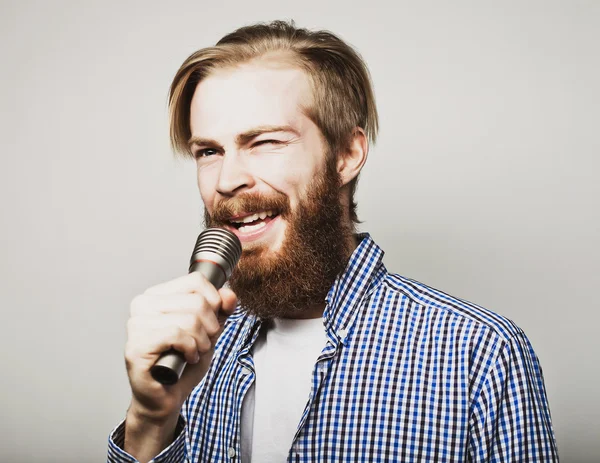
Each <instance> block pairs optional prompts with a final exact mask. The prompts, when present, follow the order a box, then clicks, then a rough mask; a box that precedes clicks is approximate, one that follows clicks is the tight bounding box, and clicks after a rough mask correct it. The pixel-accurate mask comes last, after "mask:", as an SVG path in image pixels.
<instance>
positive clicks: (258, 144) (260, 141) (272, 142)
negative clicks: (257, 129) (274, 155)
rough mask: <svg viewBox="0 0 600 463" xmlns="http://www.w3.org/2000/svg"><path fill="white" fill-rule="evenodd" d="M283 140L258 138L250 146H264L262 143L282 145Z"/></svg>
mask: <svg viewBox="0 0 600 463" xmlns="http://www.w3.org/2000/svg"><path fill="white" fill-rule="evenodd" d="M282 144H283V142H282V141H281V140H271V139H269V140H259V141H257V142H255V143H254V144H253V145H252V147H253V148H254V147H257V146H264V145H282Z"/></svg>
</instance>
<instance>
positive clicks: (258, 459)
mask: <svg viewBox="0 0 600 463" xmlns="http://www.w3.org/2000/svg"><path fill="white" fill-rule="evenodd" d="M325 339H326V338H325V328H324V326H323V319H322V318H313V319H308V320H292V319H275V320H274V321H273V324H272V325H271V326H270V327H269V328H268V329H267V330H265V332H263V333H261V335H260V336H259V338H258V339H257V340H256V343H255V345H254V354H253V358H254V367H255V371H256V377H255V381H254V385H253V386H252V387H251V388H250V389H249V390H248V392H247V393H246V397H245V398H244V403H243V406H242V416H241V421H242V423H241V426H242V429H241V436H242V442H241V446H242V463H250V462H251V461H252V462H254V463H270V462H285V461H286V460H287V456H288V452H289V450H290V447H291V445H292V441H293V439H294V436H295V435H296V430H297V427H298V424H299V423H300V418H301V417H302V413H303V412H304V408H305V406H306V404H307V402H308V396H309V394H310V391H311V386H312V371H313V368H314V366H315V363H316V360H317V358H318V357H319V355H320V354H321V351H322V350H323V348H324V347H325Z"/></svg>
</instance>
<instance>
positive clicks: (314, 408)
mask: <svg viewBox="0 0 600 463" xmlns="http://www.w3.org/2000/svg"><path fill="white" fill-rule="evenodd" d="M170 101H171V139H172V143H173V145H174V148H175V149H176V150H177V151H178V152H183V153H187V154H189V155H191V156H193V157H194V158H195V160H196V164H197V173H198V185H199V189H200V194H201V196H202V200H203V201H204V205H205V210H206V217H205V218H206V223H207V225H209V226H218V227H224V228H227V229H229V230H231V231H233V232H234V233H236V234H237V235H238V237H239V238H240V240H241V242H242V246H243V255H242V259H241V261H240V263H239V265H238V267H237V268H236V269H235V271H234V274H233V276H232V278H231V280H230V288H222V289H220V290H218V291H217V290H216V289H215V288H214V287H213V286H212V285H211V284H210V283H208V282H207V281H206V280H205V279H204V278H203V277H202V276H201V275H200V274H198V273H192V274H189V275H185V276H183V277H181V278H178V279H175V280H173V281H170V282H167V283H164V284H161V285H158V286H155V287H152V288H150V289H148V290H147V291H146V292H145V293H144V294H142V295H140V296H138V297H136V298H135V299H134V300H133V301H132V304H131V318H130V320H129V322H128V341H127V346H126V361H127V370H128V374H129V380H130V383H131V389H132V400H131V405H130V407H129V409H128V411H127V416H126V420H125V421H124V423H121V424H120V425H119V426H118V427H117V428H116V429H115V431H113V433H112V435H111V439H110V446H109V460H110V461H135V459H137V460H138V461H141V462H147V461H150V460H153V461H156V462H159V461H160V462H163V461H165V462H166V461H169V462H172V461H184V459H186V458H187V459H188V460H189V461H193V462H196V461H203V462H225V461H231V462H233V461H242V462H250V461H253V462H279V461H286V460H288V461H298V462H300V461H303V462H313V461H314V462H317V461H351V462H363V461H369V462H371V461H372V462H375V461H377V462H380V461H381V462H384V461H385V462H387V461H401V462H408V461H423V462H433V461H448V462H456V461H478V462H483V461H510V462H516V461H535V462H540V461H556V460H557V459H558V457H557V452H556V444H555V440H554V436H553V431H552V425H551V421H550V413H549V410H548V406H547V401H546V395H545V390H544V384H543V379H542V373H541V369H540V366H539V363H538V360H537V358H536V356H535V354H534V352H533V350H532V348H531V346H530V344H529V342H528V340H527V338H526V337H525V335H524V333H523V332H522V331H521V330H520V329H519V328H518V327H517V326H515V325H514V324H513V323H512V322H510V321H509V320H506V319H504V318H502V317H501V316H499V315H496V314H494V313H492V312H490V311H488V310H486V309H483V308H481V307H478V306H475V305H473V304H471V303H468V302H465V301H462V300H458V299H455V298H453V297H451V296H448V295H446V294H444V293H441V292H439V291H436V290H434V289H431V288H429V287H427V286H425V285H422V284H420V283H417V282H415V281H412V280H409V279H406V278H403V277H400V276H397V275H391V274H389V273H388V272H387V270H386V269H385V267H384V266H383V263H382V261H381V259H382V256H383V251H382V250H381V249H380V248H379V247H378V246H377V245H376V244H375V243H374V242H373V240H372V239H371V238H370V236H369V235H367V234H364V235H355V234H354V225H355V223H356V222H357V217H356V210H355V208H356V204H355V203H354V199H353V195H354V190H355V186H356V181H357V178H358V174H359V173H360V170H361V168H362V166H363V165H364V163H365V160H366V157H367V152H368V145H369V141H374V139H375V138H376V134H377V111H376V108H375V102H374V97H373V92H372V88H371V83H370V79H369V75H368V71H367V69H366V66H365V64H364V63H363V61H362V60H361V59H360V57H359V56H358V55H357V54H356V52H354V51H353V50H352V48H350V47H349V46H348V45H346V44H345V43H344V42H342V41H341V40H340V39H338V38H337V37H335V36H334V35H332V34H329V33H326V32H309V31H307V30H304V29H296V28H295V27H294V25H293V24H287V23H283V22H274V23H271V24H266V25H255V26H249V27H245V28H242V29H239V30H237V31H235V32H233V33H232V34H229V35H227V36H225V37H224V38H223V39H222V40H221V41H220V42H219V43H218V44H217V45H216V46H215V47H212V48H207V49H203V50H200V51H198V52H196V53H194V54H193V55H192V56H190V57H189V58H188V59H187V60H186V61H185V63H184V64H183V65H182V67H181V68H180V69H179V71H178V73H177V75H176V76H175V79H174V82H173V84H172V87H171V100H170ZM237 299H239V305H238V304H237V302H236V301H237ZM225 317H228V318H227V320H226V321H225V322H223V319H224V318H225ZM170 348H175V349H176V350H178V351H180V352H181V353H182V354H183V355H184V356H185V358H186V360H187V362H188V366H187V367H186V370H185V371H184V373H183V375H182V378H181V380H180V381H179V383H178V384H177V385H174V386H162V385H160V384H158V383H157V382H156V381H154V380H153V379H152V377H151V376H150V373H149V370H150V367H151V366H152V365H153V364H154V363H155V361H156V360H157V358H158V357H159V355H160V354H161V353H162V352H164V351H166V350H168V349H170ZM134 457H135V459H134Z"/></svg>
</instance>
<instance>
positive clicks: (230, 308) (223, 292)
mask: <svg viewBox="0 0 600 463" xmlns="http://www.w3.org/2000/svg"><path fill="white" fill-rule="evenodd" d="M219 296H220V297H221V311H222V312H225V313H227V314H228V315H231V314H232V313H233V312H234V311H235V308H236V307H237V296H236V294H235V293H234V292H233V291H232V290H231V289H229V288H221V289H220V290H219Z"/></svg>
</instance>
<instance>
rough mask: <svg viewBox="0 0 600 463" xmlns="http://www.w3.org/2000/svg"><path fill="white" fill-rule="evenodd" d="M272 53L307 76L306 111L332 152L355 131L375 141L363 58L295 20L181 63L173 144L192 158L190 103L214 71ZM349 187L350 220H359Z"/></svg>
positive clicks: (235, 37)
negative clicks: (283, 54) (309, 94)
mask: <svg viewBox="0 0 600 463" xmlns="http://www.w3.org/2000/svg"><path fill="white" fill-rule="evenodd" d="M272 52H287V53H289V54H290V56H291V58H292V60H293V62H294V63H295V64H296V65H298V66H300V67H301V68H302V69H303V70H304V71H305V72H306V73H307V75H308V77H309V80H310V82H311V86H312V90H313V103H312V105H311V107H308V108H304V110H305V112H306V115H307V117H309V118H310V119H311V120H312V121H313V122H314V123H315V124H316V125H317V127H319V129H320V130H321V132H322V134H323V137H324V139H325V142H326V143H327V145H328V148H329V152H330V153H332V154H333V155H335V156H337V155H338V154H339V153H340V152H343V151H345V150H346V149H347V148H348V147H349V142H350V141H351V139H352V135H353V133H354V130H355V128H356V127H360V128H362V129H363V130H364V132H365V134H366V136H367V138H368V139H369V140H370V141H371V142H373V143H374V142H375V140H376V138H377V130H378V117H377V108H376V106H375V96H374V93H373V87H372V83H371V78H370V75H369V70H368V69H367V66H366V64H365V63H364V61H363V60H362V58H361V57H360V55H359V54H358V53H357V52H356V51H355V50H354V49H353V48H352V47H351V46H350V45H348V44H346V43H345V42H344V41H342V40H341V39H340V38H339V37H337V36H336V35H334V34H332V33H331V32H328V31H314V32H313V31H309V30H307V29H301V28H296V27H295V24H294V22H293V21H290V22H285V21H273V22H271V23H259V24H254V25H251V26H245V27H242V28H240V29H237V30H236V31H234V32H232V33H230V34H227V35H226V36H225V37H223V38H222V39H221V40H219V42H217V44H216V45H215V46H214V47H208V48H203V49H201V50H198V51H197V52H195V53H193V54H192V55H191V56H190V57H189V58H187V59H186V60H185V61H184V63H183V64H182V65H181V67H180V68H179V70H178V71H177V74H176V75H175V78H174V79H173V82H172V84H171V88H170V92H169V112H170V135H171V145H172V146H173V149H174V150H175V152H176V153H180V154H183V155H185V156H191V152H190V148H189V145H188V142H189V139H190V137H191V130H190V105H191V101H192V97H193V95H194V91H195V90H196V86H197V85H198V83H199V82H201V81H202V79H204V78H205V77H207V76H208V75H209V73H210V72H211V71H212V70H215V69H218V68H223V67H229V66H235V65H237V64H242V63H245V62H248V61H251V60H253V59H257V58H260V57H262V56H264V55H266V54H268V53H269V54H270V53H272ZM357 180H358V177H357V178H355V179H354V180H353V181H352V182H351V183H350V185H349V186H350V217H351V219H352V220H353V221H354V222H358V217H357V215H356V203H355V202H354V192H355V190H356V183H357Z"/></svg>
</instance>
